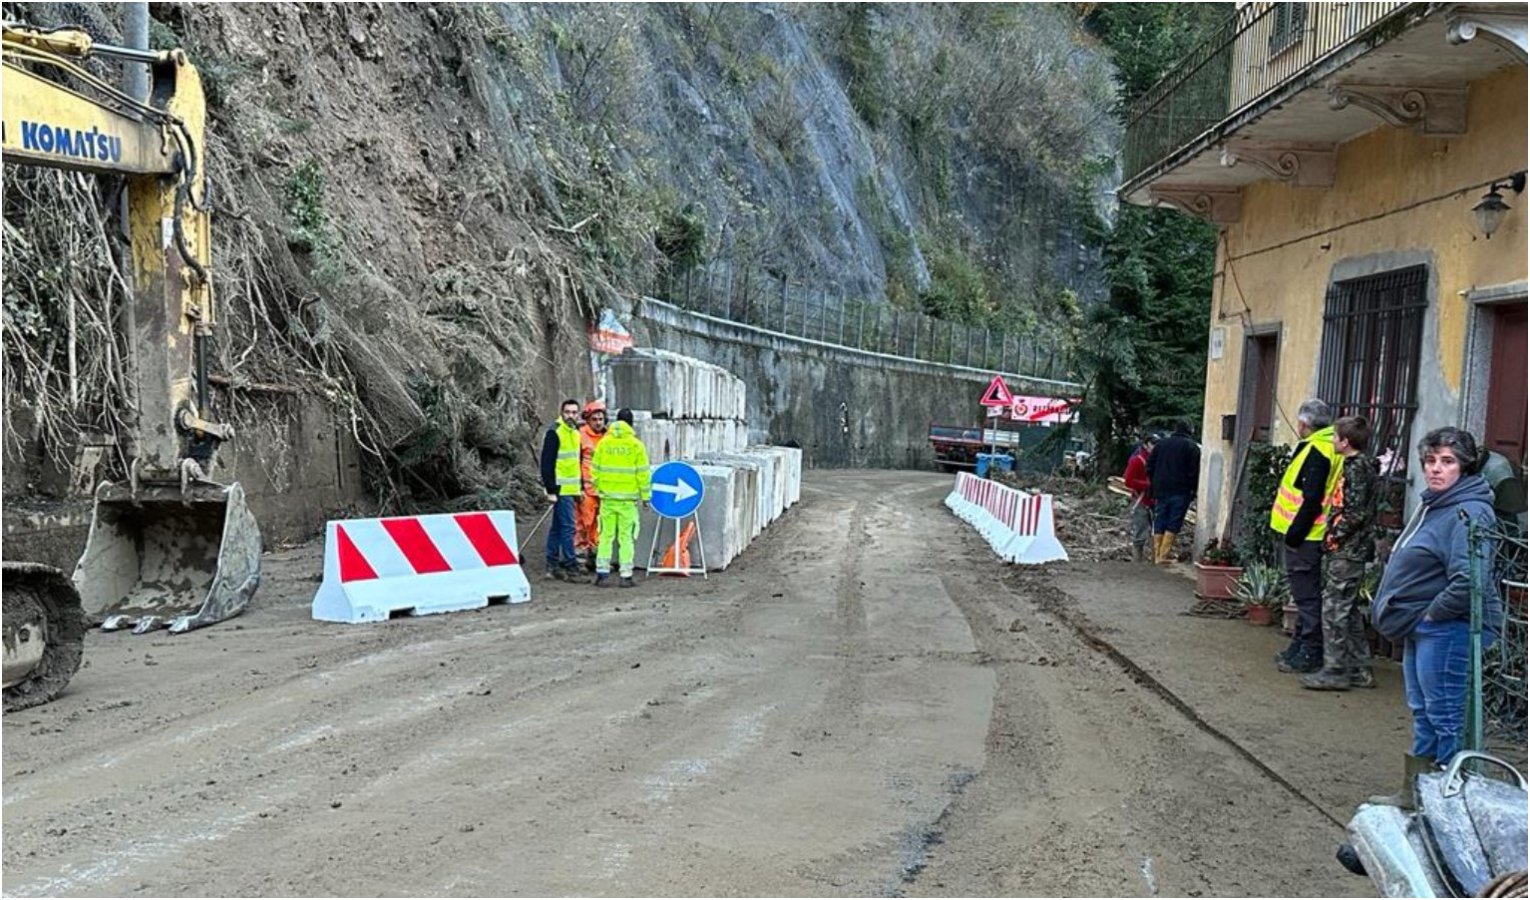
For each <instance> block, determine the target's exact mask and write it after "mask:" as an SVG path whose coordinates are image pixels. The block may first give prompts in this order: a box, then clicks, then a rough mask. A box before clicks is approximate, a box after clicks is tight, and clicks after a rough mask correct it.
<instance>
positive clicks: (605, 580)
mask: <svg viewBox="0 0 1530 900" xmlns="http://www.w3.org/2000/svg"><path fill="white" fill-rule="evenodd" d="M595 586H596V587H610V586H611V573H610V572H597V573H595Z"/></svg>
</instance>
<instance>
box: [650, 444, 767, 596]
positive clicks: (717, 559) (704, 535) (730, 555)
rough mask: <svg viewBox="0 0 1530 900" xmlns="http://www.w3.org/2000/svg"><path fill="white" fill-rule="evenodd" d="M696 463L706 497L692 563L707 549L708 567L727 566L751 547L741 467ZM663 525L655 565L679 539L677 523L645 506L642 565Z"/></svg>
mask: <svg viewBox="0 0 1530 900" xmlns="http://www.w3.org/2000/svg"><path fill="white" fill-rule="evenodd" d="M692 465H694V466H695V467H696V472H697V474H699V475H700V476H701V484H702V488H703V490H704V491H705V492H706V497H705V499H704V500H703V501H702V503H701V506H700V508H698V509H697V510H696V518H697V526H698V528H699V530H700V532H701V543H700V544H697V543H696V542H694V541H693V542H692V543H691V554H692V556H691V564H692V565H700V564H701V563H702V559H701V551H702V550H703V549H704V550H705V552H706V560H705V562H706V567H707V569H708V570H714V571H715V570H720V569H726V568H727V567H728V565H729V563H731V562H733V560H734V559H736V558H737V557H738V555H739V554H740V553H743V552H744V548H745V547H747V546H749V537H748V532H747V531H746V530H743V528H741V526H740V516H739V508H740V507H741V506H742V505H743V504H742V501H741V499H740V491H739V481H740V475H739V470H738V469H734V468H732V467H729V466H716V465H708V464H706V463H695V462H693V463H692ZM661 524H662V528H663V530H662V531H660V533H659V541H658V545H657V550H655V551H654V554H653V556H654V564H655V565H657V564H658V563H659V561H661V560H662V559H663V556H664V551H665V550H668V549H669V547H670V545H671V544H673V543H674V542H675V523H674V521H673V520H670V519H660V518H659V517H658V515H656V514H655V513H654V511H653V510H652V509H645V510H643V511H642V513H641V514H640V515H639V517H638V539H637V551H638V560H637V562H638V565H640V566H647V565H648V552H649V550H650V548H652V547H654V542H653V534H654V529H655V528H658V527H660V526H661ZM680 527H681V529H682V530H683V529H684V528H685V523H681V526H680ZM745 527H747V526H745Z"/></svg>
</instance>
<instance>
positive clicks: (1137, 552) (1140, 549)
mask: <svg viewBox="0 0 1530 900" xmlns="http://www.w3.org/2000/svg"><path fill="white" fill-rule="evenodd" d="M1145 550H1146V547H1145V546H1144V545H1142V544H1132V562H1142V557H1143V555H1144V551H1145Z"/></svg>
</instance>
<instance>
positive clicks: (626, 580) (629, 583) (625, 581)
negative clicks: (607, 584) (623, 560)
mask: <svg viewBox="0 0 1530 900" xmlns="http://www.w3.org/2000/svg"><path fill="white" fill-rule="evenodd" d="M620 586H621V587H637V583H636V582H634V581H633V580H632V576H631V575H623V576H622V580H621V584H620Z"/></svg>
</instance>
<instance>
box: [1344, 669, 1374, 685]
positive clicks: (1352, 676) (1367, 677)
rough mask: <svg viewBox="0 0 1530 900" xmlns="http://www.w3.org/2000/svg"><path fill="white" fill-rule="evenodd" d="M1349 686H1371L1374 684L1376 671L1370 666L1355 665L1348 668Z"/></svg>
mask: <svg viewBox="0 0 1530 900" xmlns="http://www.w3.org/2000/svg"><path fill="white" fill-rule="evenodd" d="M1349 686H1350V687H1352V688H1373V687H1375V686H1376V673H1375V672H1374V671H1372V669H1371V667H1370V666H1355V667H1354V668H1352V669H1350V670H1349Z"/></svg>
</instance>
